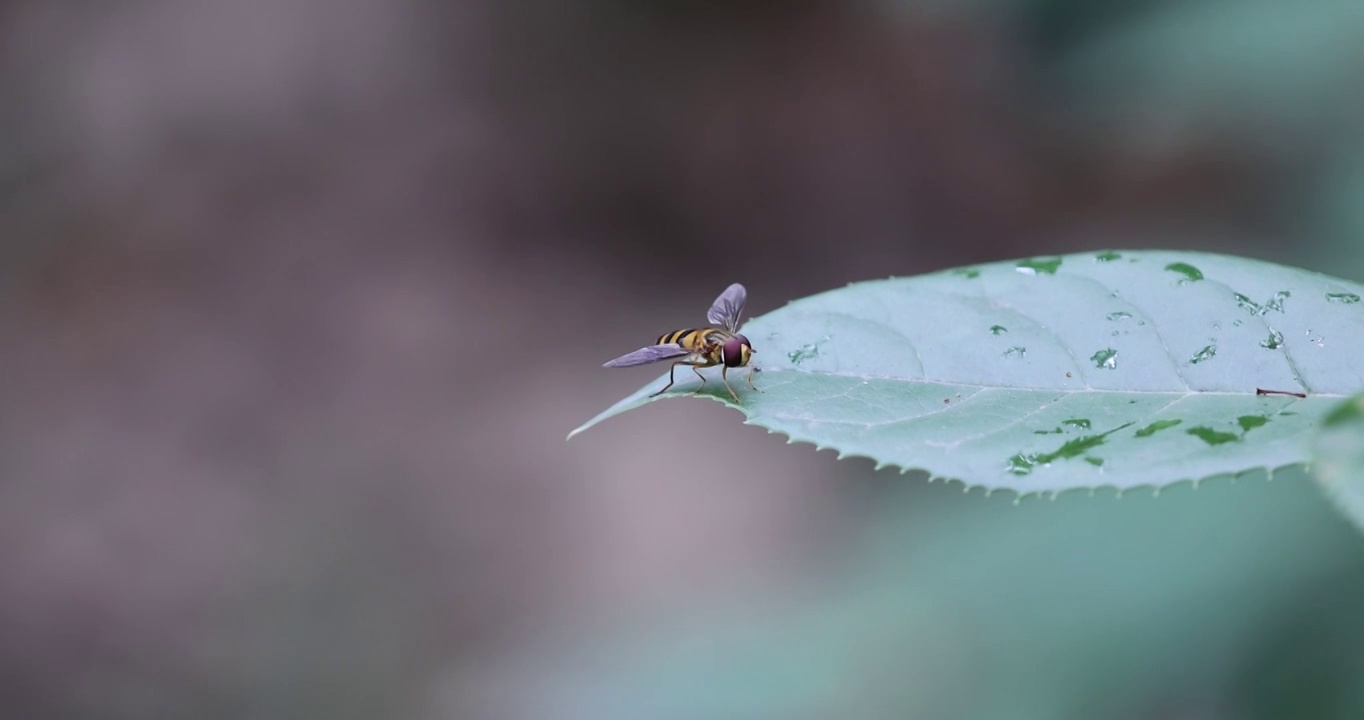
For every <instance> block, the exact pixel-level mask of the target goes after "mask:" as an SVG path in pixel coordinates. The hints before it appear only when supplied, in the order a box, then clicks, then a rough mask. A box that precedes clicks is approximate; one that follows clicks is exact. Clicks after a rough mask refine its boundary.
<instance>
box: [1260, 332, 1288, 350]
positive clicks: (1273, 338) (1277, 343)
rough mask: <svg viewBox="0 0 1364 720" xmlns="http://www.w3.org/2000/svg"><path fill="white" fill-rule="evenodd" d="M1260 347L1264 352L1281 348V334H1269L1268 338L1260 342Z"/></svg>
mask: <svg viewBox="0 0 1364 720" xmlns="http://www.w3.org/2000/svg"><path fill="white" fill-rule="evenodd" d="M1260 347H1262V348H1264V349H1266V350H1278V349H1279V348H1281V347H1283V333H1281V332H1271V333H1269V337H1267V338H1265V339H1264V340H1261V341H1260Z"/></svg>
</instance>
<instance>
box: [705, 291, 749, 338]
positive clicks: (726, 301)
mask: <svg viewBox="0 0 1364 720" xmlns="http://www.w3.org/2000/svg"><path fill="white" fill-rule="evenodd" d="M747 301H748V291H747V290H745V289H744V286H743V285H740V284H739V283H734V284H733V285H730V286H729V287H727V288H725V291H724V292H722V293H720V297H718V298H715V303H714V304H712V305H711V306H710V311H709V312H707V313H706V319H707V320H709V321H711V323H713V324H715V325H719V326H720V327H723V328H724V329H726V330H728V331H730V332H735V331H737V330H738V329H739V316H740V315H743V314H744V303H746V302H747Z"/></svg>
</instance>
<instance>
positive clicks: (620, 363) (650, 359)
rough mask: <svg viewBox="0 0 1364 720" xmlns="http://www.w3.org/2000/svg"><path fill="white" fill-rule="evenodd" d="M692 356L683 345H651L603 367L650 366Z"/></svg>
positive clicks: (622, 356)
mask: <svg viewBox="0 0 1364 720" xmlns="http://www.w3.org/2000/svg"><path fill="white" fill-rule="evenodd" d="M690 354H691V352H690V351H688V350H687V349H686V348H684V347H682V346H681V345H678V344H677V343H671V344H668V345H650V346H648V347H642V348H640V349H638V350H636V351H634V352H632V353H626V354H625V355H621V356H620V357H618V358H616V359H615V360H612V361H610V362H608V363H606V364H605V365H602V367H609V368H617V367H634V366H635V365H648V364H649V363H654V362H658V361H659V360H670V359H672V358H675V357H682V356H683V355H690Z"/></svg>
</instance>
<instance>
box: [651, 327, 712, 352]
mask: <svg viewBox="0 0 1364 720" xmlns="http://www.w3.org/2000/svg"><path fill="white" fill-rule="evenodd" d="M725 338H726V333H725V331H724V330H718V329H716V328H689V329H687V330H675V331H673V332H670V333H667V334H666V335H661V336H659V338H658V344H659V345H672V344H674V343H676V344H678V345H681V346H682V347H684V348H686V349H687V350H689V351H691V352H699V351H700V350H701V349H702V348H704V347H706V346H707V345H710V346H715V345H723V344H724V342H725Z"/></svg>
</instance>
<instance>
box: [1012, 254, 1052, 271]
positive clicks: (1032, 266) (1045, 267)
mask: <svg viewBox="0 0 1364 720" xmlns="http://www.w3.org/2000/svg"><path fill="white" fill-rule="evenodd" d="M1060 268H1061V258H1059V257H1058V258H1051V259H1049V260H1039V259H1037V258H1032V259H1030V260H1020V261H1019V262H1018V265H1017V267H1015V268H1014V269H1015V270H1017V271H1018V272H1020V273H1023V274H1024V275H1037V274H1039V273H1042V274H1046V275H1055V274H1056V271H1057V270H1059V269H1060Z"/></svg>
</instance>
